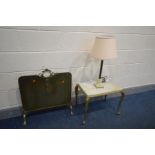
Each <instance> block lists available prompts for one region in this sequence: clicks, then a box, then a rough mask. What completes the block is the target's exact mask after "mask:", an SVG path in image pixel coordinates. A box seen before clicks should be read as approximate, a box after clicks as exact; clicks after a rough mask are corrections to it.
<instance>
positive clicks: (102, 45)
mask: <svg viewBox="0 0 155 155" xmlns="http://www.w3.org/2000/svg"><path fill="white" fill-rule="evenodd" d="M91 56H93V57H95V58H97V59H99V60H101V65H100V72H99V79H101V78H102V77H101V76H102V68H103V61H104V59H112V58H116V56H117V46H116V40H115V39H114V37H112V36H107V37H96V39H95V42H94V45H93V48H92V51H91Z"/></svg>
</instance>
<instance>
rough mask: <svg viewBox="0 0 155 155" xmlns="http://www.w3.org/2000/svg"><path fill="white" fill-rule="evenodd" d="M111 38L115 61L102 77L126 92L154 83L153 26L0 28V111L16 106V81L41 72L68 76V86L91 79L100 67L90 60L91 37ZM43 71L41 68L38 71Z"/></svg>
mask: <svg viewBox="0 0 155 155" xmlns="http://www.w3.org/2000/svg"><path fill="white" fill-rule="evenodd" d="M107 34H112V35H114V36H115V37H116V39H117V42H118V47H119V52H118V58H117V59H115V60H106V61H105V65H104V71H103V74H105V75H109V76H111V77H112V81H114V82H115V83H117V84H119V85H121V86H123V87H125V88H127V87H135V86H141V85H147V84H154V83H155V72H154V67H155V27H57V26H53V27H48V26H47V27H37V26H35V27H32V26H30V27H16V26H12V27H6V26H5V27H0V109H3V108H8V107H11V106H19V105H20V104H21V103H20V100H19V98H20V97H19V90H18V77H19V76H22V75H28V74H38V73H40V71H41V69H42V68H45V67H47V68H50V69H51V70H53V71H54V72H62V71H70V72H72V75H73V87H74V85H75V83H77V82H79V81H87V80H91V79H95V78H96V77H97V76H98V72H99V64H100V62H99V61H97V60H95V59H94V58H90V57H89V55H88V51H89V50H90V49H91V46H92V44H93V41H94V38H95V36H98V35H107ZM43 66H44V67H43Z"/></svg>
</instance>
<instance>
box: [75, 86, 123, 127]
mask: <svg viewBox="0 0 155 155" xmlns="http://www.w3.org/2000/svg"><path fill="white" fill-rule="evenodd" d="M79 89H80V90H81V91H82V93H83V94H84V119H83V121H82V124H83V125H85V124H86V120H87V111H88V104H89V100H90V99H91V98H93V97H97V96H105V101H106V98H107V95H110V94H116V93H117V94H120V100H119V102H118V105H117V108H116V115H120V114H121V112H120V107H121V105H122V102H123V100H124V98H125V93H124V91H123V89H121V90H117V91H114V92H111V93H104V94H99V95H94V96H89V95H87V94H86V93H85V92H84V90H83V89H82V88H81V87H80V84H77V85H76V86H75V100H76V105H77V102H78V91H79Z"/></svg>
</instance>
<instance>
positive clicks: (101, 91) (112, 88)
mask: <svg viewBox="0 0 155 155" xmlns="http://www.w3.org/2000/svg"><path fill="white" fill-rule="evenodd" d="M79 91H81V92H82V93H83V94H84V98H85V101H84V107H85V108H84V119H83V122H82V123H83V124H86V119H87V111H88V104H89V100H90V99H91V98H94V97H98V96H105V99H106V97H107V95H110V94H120V100H119V103H118V105H117V108H116V114H117V115H120V107H121V104H122V102H123V100H124V97H125V93H124V91H123V89H122V88H121V87H119V86H117V85H115V84H113V83H111V82H105V83H104V87H103V88H96V87H95V82H83V83H78V84H77V85H76V87H75V95H76V104H77V102H78V92H79Z"/></svg>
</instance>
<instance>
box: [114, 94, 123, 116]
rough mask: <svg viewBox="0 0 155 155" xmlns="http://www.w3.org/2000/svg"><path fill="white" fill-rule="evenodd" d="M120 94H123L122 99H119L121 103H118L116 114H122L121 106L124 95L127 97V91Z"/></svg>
mask: <svg viewBox="0 0 155 155" xmlns="http://www.w3.org/2000/svg"><path fill="white" fill-rule="evenodd" d="M120 94H121V96H120V101H119V103H118V105H117V108H116V115H120V114H121V112H120V107H121V104H122V102H123V100H124V97H125V93H124V92H120Z"/></svg>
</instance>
